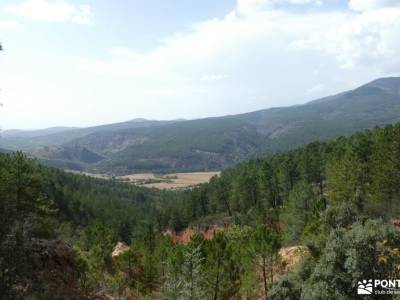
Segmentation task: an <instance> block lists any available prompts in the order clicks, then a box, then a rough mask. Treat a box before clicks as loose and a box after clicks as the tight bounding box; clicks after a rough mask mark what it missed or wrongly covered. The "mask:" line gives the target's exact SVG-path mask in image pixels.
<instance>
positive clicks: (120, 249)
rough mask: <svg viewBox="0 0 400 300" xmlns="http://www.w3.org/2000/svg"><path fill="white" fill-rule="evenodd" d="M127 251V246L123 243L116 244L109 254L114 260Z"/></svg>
mask: <svg viewBox="0 0 400 300" xmlns="http://www.w3.org/2000/svg"><path fill="white" fill-rule="evenodd" d="M127 251H129V246H128V245H127V244H125V243H123V242H118V243H117V244H116V245H115V247H114V249H113V251H112V253H111V257H112V258H113V259H116V258H117V257H119V256H121V255H122V254H124V253H125V252H127Z"/></svg>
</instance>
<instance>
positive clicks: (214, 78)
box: [200, 74, 229, 81]
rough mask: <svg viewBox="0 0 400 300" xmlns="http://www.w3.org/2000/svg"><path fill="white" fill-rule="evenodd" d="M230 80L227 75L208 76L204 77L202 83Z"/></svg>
mask: <svg viewBox="0 0 400 300" xmlns="http://www.w3.org/2000/svg"><path fill="white" fill-rule="evenodd" d="M227 78H229V75H227V74H207V75H203V76H202V77H201V78H200V80H201V81H217V80H223V79H227Z"/></svg>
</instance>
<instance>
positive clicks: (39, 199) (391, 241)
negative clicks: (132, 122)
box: [0, 124, 400, 300]
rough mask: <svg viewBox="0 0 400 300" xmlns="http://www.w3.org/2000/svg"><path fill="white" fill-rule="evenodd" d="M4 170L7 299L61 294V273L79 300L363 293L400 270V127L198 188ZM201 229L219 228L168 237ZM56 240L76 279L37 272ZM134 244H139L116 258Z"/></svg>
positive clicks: (247, 168)
mask: <svg viewBox="0 0 400 300" xmlns="http://www.w3.org/2000/svg"><path fill="white" fill-rule="evenodd" d="M0 170H1V171H0V176H1V180H0V191H1V192H0V201H1V211H0V213H1V216H0V221H1V224H0V225H1V226H0V228H1V230H2V231H1V235H0V245H1V255H0V265H1V268H0V270H1V272H0V282H1V286H0V288H1V293H0V294H2V295H6V299H7V297H8V299H9V298H11V299H18V298H22V299H23V298H24V296H26V294H24V293H29V294H30V295H34V296H33V299H36V298H35V296H36V297H39V298H40V299H54V298H52V295H54V294H52V292H53V289H54V286H52V285H51V282H52V281H51V279H52V278H54V277H56V278H57V279H59V280H60V282H61V283H60V285H59V286H58V289H54V290H57V291H58V292H64V295H74V296H70V298H71V299H86V298H87V299H89V298H92V299H96V297H97V296H95V295H96V294H97V295H98V294H99V293H102V294H108V295H113V296H114V297H117V299H125V297H136V298H139V299H146V297H147V299H213V300H214V299H215V300H217V299H240V298H246V299H260V298H262V299H321V300H322V299H332V300H333V299H354V298H355V297H356V287H357V282H358V281H359V280H363V279H369V278H384V279H396V278H398V277H399V275H400V274H399V270H398V267H397V266H398V265H399V264H400V254H399V250H398V249H399V247H400V233H399V231H398V229H396V228H395V226H394V225H393V223H398V222H397V221H396V220H395V219H396V218H397V217H398V214H399V210H400V205H399V198H400V188H399V182H400V178H399V176H400V175H399V174H400V124H397V125H394V126H392V125H390V126H387V127H385V128H375V129H374V130H371V131H364V132H362V133H357V134H355V135H353V136H351V137H349V138H343V137H341V138H338V139H337V140H335V141H332V142H327V143H321V142H314V143H311V144H308V145H306V146H305V147H303V148H300V149H297V150H292V151H289V152H286V153H282V154H278V155H274V156H271V157H267V158H262V159H257V160H253V161H250V162H247V163H242V164H240V165H238V166H237V167H235V168H232V169H228V170H225V171H224V172H222V174H221V176H220V177H215V178H213V179H212V180H211V182H210V183H208V184H203V185H202V186H200V187H198V188H195V189H192V190H188V191H184V192H164V191H157V190H150V189H144V188H135V187H132V186H129V185H126V184H121V183H117V182H113V181H104V180H100V179H93V178H88V177H85V176H79V175H72V174H67V173H64V172H63V171H59V170H53V169H48V168H45V167H41V166H38V165H37V164H36V163H34V162H32V161H30V160H27V159H26V158H25V157H24V156H23V155H21V154H12V155H7V154H1V155H0ZM188 226H189V227H192V228H198V229H205V228H211V229H213V228H214V229H215V231H214V234H213V236H212V237H208V238H207V239H205V238H204V237H203V236H202V235H200V234H198V235H194V236H192V241H191V242H190V243H188V244H179V243H178V244H177V243H174V242H173V240H172V239H171V237H169V235H166V234H164V233H165V232H166V230H176V231H179V230H181V229H184V228H186V227H188ZM54 239H57V240H62V241H63V243H66V242H67V243H68V244H70V245H71V246H72V248H71V247H70V251H71V253H72V254H71V258H70V260H69V261H70V262H69V266H70V268H71V269H72V270H75V271H76V273H72V274H75V275H71V276H70V277H68V278H69V281H68V280H67V281H66V280H64V279H65V278H63V277H62V276H61V279H63V280H61V279H60V278H59V276H57V274H54V273H56V272H53V273H51V272H50V271H49V274H52V275H51V276H50V275H49V276H44V275H43V273H44V274H47V273H46V272H44V271H43V272H42V273H40V274H41V275H40V276H38V275H37V267H36V266H37V259H35V258H34V257H36V256H35V255H31V254H30V253H31V252H32V251H36V250H35V249H38V248H40V247H38V243H39V245H43V243H44V241H52V240H54ZM120 241H123V242H125V243H126V244H127V245H129V247H128V248H127V249H125V251H123V252H122V253H121V255H119V256H118V257H114V258H113V259H112V258H111V252H112V250H113V247H114V246H115V244H116V243H117V242H120ZM292 245H296V246H301V247H298V249H301V256H302V257H303V258H302V260H301V262H300V263H299V264H297V265H296V266H295V267H294V269H293V268H291V269H290V270H289V272H288V273H287V274H286V275H285V274H282V273H285V272H287V271H284V270H286V267H285V264H286V262H285V260H284V259H283V257H282V254H281V253H282V252H281V251H280V249H281V248H282V247H287V246H292ZM40 249H42V248H40ZM34 253H36V252H34ZM46 253H50V254H48V255H50V256H51V253H52V251H47V252H46ZM32 257H33V258H32ZM44 261H48V259H47V260H46V259H45V260H44ZM32 266H34V268H32ZM40 266H42V265H41V264H40ZM43 266H45V267H46V268H50V267H51V266H52V265H50V267H49V265H48V264H46V262H44V263H43ZM55 266H57V264H55ZM46 268H45V269H44V270H48V269H46ZM54 268H56V267H54ZM50 270H51V268H50ZM53 271H54V270H53ZM49 278H50V279H49ZM65 281H66V282H65ZM72 281H73V282H72ZM72 283H73V284H72ZM23 287H25V288H23ZM72 289H73V291H71V290H72ZM67 293H69V294H67ZM37 295H40V296H37ZM43 295H44V296H43ZM76 295H80V296H76ZM373 297H374V295H372V296H365V298H366V299H373ZM385 297H386V296H383V298H385ZM386 298H388V299H391V296H387V297H386ZM97 299H98V298H97Z"/></svg>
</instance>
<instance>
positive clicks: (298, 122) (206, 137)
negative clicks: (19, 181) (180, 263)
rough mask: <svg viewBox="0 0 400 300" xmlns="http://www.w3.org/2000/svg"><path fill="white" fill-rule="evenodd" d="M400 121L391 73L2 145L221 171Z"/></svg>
mask: <svg viewBox="0 0 400 300" xmlns="http://www.w3.org/2000/svg"><path fill="white" fill-rule="evenodd" d="M399 121H400V78H398V77H390V78H381V79H377V80H374V81H372V82H370V83H367V84H365V85H363V86H361V87H358V88H356V89H354V90H351V91H347V92H343V93H340V94H337V95H333V96H329V97H325V98H322V99H317V100H314V101H311V102H309V103H307V104H304V105H296V106H290V107H280V108H270V109H265V110H260V111H255V112H250V113H244V114H239V115H230V116H224V117H215V118H206V119H197V120H175V121H148V120H142V119H139V120H132V121H128V122H122V123H116V124H110V125H102V126H96V127H89V128H79V129H67V130H66V131H61V132H55V133H51V134H48V135H44V136H32V137H28V138H26V137H24V138H21V137H15V136H14V137H13V136H12V135H9V136H6V137H3V138H2V140H1V143H0V148H6V149H16V148H18V147H19V148H22V149H24V150H28V151H30V152H31V153H32V155H33V156H35V157H37V158H39V159H40V160H41V161H42V162H44V163H46V164H49V165H52V166H57V167H61V168H71V169H77V170H86V171H92V172H108V173H118V174H121V173H131V172H143V171H146V172H148V171H153V172H171V171H201V170H219V169H223V168H225V167H228V166H232V165H233V164H235V163H237V162H239V161H241V160H244V159H248V158H251V157H254V156H260V155H270V154H273V153H276V152H279V151H284V150H288V149H293V148H296V147H300V146H302V145H304V144H306V143H308V142H311V141H314V140H328V139H332V138H335V137H338V136H341V135H350V134H352V133H354V132H356V131H359V130H363V129H367V128H372V127H374V126H382V125H384V124H389V123H395V122H399ZM21 145H23V146H25V147H22V146H21Z"/></svg>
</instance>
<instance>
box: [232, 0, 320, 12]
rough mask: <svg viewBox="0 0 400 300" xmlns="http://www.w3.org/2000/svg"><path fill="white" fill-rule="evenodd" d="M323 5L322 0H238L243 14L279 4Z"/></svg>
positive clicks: (237, 6)
mask: <svg viewBox="0 0 400 300" xmlns="http://www.w3.org/2000/svg"><path fill="white" fill-rule="evenodd" d="M305 4H313V5H318V6H320V5H322V4H323V1H322V0H237V5H236V10H237V11H238V12H239V13H240V14H243V15H248V14H252V13H256V12H259V11H262V10H265V9H271V8H273V7H274V6H277V5H305Z"/></svg>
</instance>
